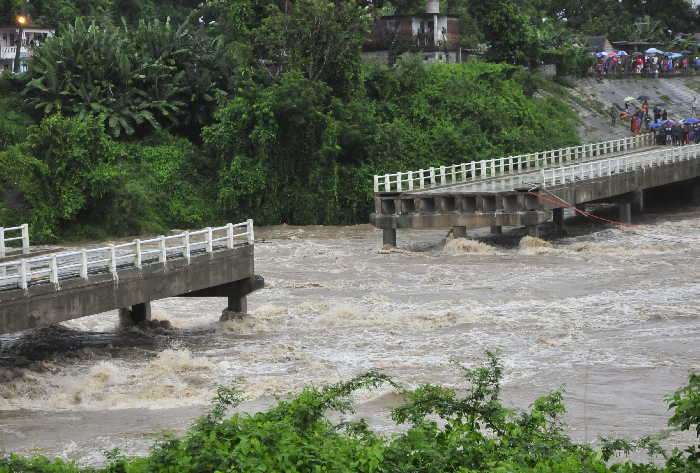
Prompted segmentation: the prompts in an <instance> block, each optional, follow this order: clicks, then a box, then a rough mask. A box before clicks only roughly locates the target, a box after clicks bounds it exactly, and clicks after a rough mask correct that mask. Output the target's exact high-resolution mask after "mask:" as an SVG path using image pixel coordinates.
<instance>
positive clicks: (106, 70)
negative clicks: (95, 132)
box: [24, 19, 230, 136]
mask: <svg viewBox="0 0 700 473" xmlns="http://www.w3.org/2000/svg"><path fill="white" fill-rule="evenodd" d="M220 49H221V45H220V43H219V41H218V40H215V39H209V38H207V37H206V36H203V35H200V34H198V33H197V32H196V31H192V30H191V29H189V28H188V27H187V26H186V25H184V24H183V25H182V26H180V27H175V26H173V25H172V24H170V23H169V22H165V23H163V22H160V21H158V20H153V21H150V22H140V23H139V25H138V26H137V27H134V28H126V27H119V28H118V27H113V26H105V27H102V26H98V25H97V24H95V23H87V22H85V21H83V20H80V19H78V20H76V22H75V24H73V25H71V26H69V27H68V28H66V29H65V31H64V32H63V33H62V34H61V35H60V36H58V37H56V38H51V39H49V40H48V41H47V42H46V44H45V45H43V46H42V47H41V48H38V49H37V51H36V53H35V54H34V57H33V58H32V60H31V62H30V72H29V74H28V83H27V87H26V89H25V91H24V93H25V95H27V97H28V98H29V100H30V102H31V103H33V104H34V105H35V107H36V108H38V109H40V110H42V111H43V112H44V113H46V114H50V113H52V112H54V111H56V110H61V111H62V112H63V113H65V114H68V115H78V116H80V117H85V116H89V115H94V116H101V117H103V119H104V120H105V123H106V124H107V127H108V129H109V131H110V133H111V134H112V135H114V136H119V135H121V134H126V135H131V134H134V133H135V132H137V131H139V130H145V129H149V128H150V129H158V128H161V127H163V126H166V127H181V128H187V127H194V128H193V130H191V131H194V132H195V133H194V136H196V134H197V133H196V131H197V130H198V127H199V126H201V125H203V124H206V123H208V121H209V119H210V117H211V114H212V113H213V109H214V107H215V95H216V93H217V90H224V89H226V88H228V75H229V73H230V72H229V71H228V70H227V67H226V62H225V61H220V54H219V51H220Z"/></svg>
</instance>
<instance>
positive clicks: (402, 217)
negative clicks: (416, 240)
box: [370, 134, 700, 246]
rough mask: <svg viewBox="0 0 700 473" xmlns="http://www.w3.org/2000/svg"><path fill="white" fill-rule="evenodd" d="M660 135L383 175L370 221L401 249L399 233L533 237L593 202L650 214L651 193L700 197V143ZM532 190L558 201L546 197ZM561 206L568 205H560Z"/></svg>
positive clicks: (624, 213)
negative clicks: (666, 190)
mask: <svg viewBox="0 0 700 473" xmlns="http://www.w3.org/2000/svg"><path fill="white" fill-rule="evenodd" d="M652 143H653V134H644V135H639V136H635V137H629V138H622V139H620V140H612V141H607V142H604V143H594V144H587V145H582V146H577V147H572V148H565V149H559V150H550V151H543V152H540V153H533V154H529V155H522V156H513V157H507V158H498V159H494V160H490V161H479V162H474V163H464V164H458V165H455V166H447V167H445V166H443V167H440V168H431V169H428V170H420V171H416V172H407V173H397V174H390V175H385V176H375V197H374V201H375V211H374V213H372V214H371V216H370V221H371V222H372V224H374V225H375V226H376V227H378V228H381V229H382V230H383V243H384V244H385V245H391V246H395V245H396V230H397V229H399V228H440V227H452V228H453V230H454V235H455V236H457V237H459V236H465V235H466V231H467V229H468V228H478V227H491V230H492V232H494V233H499V232H500V231H501V227H502V226H524V227H527V229H528V233H529V234H531V235H537V234H538V226H539V225H540V224H542V223H545V222H547V221H548V220H550V219H551V220H553V221H554V223H555V225H557V226H562V225H563V209H564V208H565V207H566V206H567V205H570V206H576V205H583V204H586V203H590V202H600V201H612V202H615V203H618V204H619V205H620V219H621V220H622V221H629V220H630V218H631V217H630V216H631V210H630V208H631V206H633V205H634V206H636V207H637V208H638V209H640V210H641V209H642V208H643V206H644V191H645V190H647V189H650V188H654V187H660V186H664V185H668V184H673V183H677V182H684V181H687V183H688V185H689V186H691V187H692V188H693V196H694V199H698V198H700V187H699V185H698V183H697V178H698V176H700V159H699V158H700V145H687V146H681V147H674V148H671V147H652ZM530 190H541V191H542V192H544V193H546V194H549V195H550V196H555V197H556V199H553V200H555V202H552V200H544V199H540V198H538V196H537V195H536V193H528V191H530ZM556 201H558V202H561V205H559V204H558V203H557V202H556Z"/></svg>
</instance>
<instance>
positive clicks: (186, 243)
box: [182, 232, 192, 264]
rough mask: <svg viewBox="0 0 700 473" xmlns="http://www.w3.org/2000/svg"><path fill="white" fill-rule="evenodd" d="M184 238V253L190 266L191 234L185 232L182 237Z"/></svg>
mask: <svg viewBox="0 0 700 473" xmlns="http://www.w3.org/2000/svg"><path fill="white" fill-rule="evenodd" d="M182 238H183V240H184V241H183V246H184V247H185V248H184V249H183V250H182V252H183V253H184V255H185V259H186V260H187V264H190V261H191V258H192V254H191V252H190V232H185V234H184V235H183V236H182Z"/></svg>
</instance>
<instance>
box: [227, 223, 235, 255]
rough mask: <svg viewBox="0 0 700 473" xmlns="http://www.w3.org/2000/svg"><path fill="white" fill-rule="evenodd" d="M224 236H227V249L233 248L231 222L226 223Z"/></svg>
mask: <svg viewBox="0 0 700 473" xmlns="http://www.w3.org/2000/svg"><path fill="white" fill-rule="evenodd" d="M226 238H227V240H226V241H227V245H226V246H227V247H228V249H231V248H233V224H232V223H228V224H227V225H226Z"/></svg>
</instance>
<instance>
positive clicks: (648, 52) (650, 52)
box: [644, 48, 663, 54]
mask: <svg viewBox="0 0 700 473" xmlns="http://www.w3.org/2000/svg"><path fill="white" fill-rule="evenodd" d="M644 52H645V53H647V54H660V53H662V52H663V51H659V50H658V49H656V48H649V49H647V50H646V51H644Z"/></svg>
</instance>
